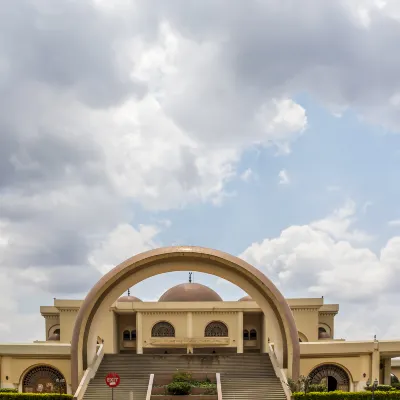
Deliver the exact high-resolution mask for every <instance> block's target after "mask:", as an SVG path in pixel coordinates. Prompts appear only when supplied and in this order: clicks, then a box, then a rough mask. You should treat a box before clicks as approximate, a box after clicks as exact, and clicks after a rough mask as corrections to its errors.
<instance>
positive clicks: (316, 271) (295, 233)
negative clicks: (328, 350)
mask: <svg viewBox="0 0 400 400" xmlns="http://www.w3.org/2000/svg"><path fill="white" fill-rule="evenodd" d="M354 207H355V206H354V203H352V202H348V203H347V204H346V205H345V206H343V207H342V208H341V209H338V210H336V211H335V212H334V213H332V214H331V215H330V216H328V217H326V218H324V219H322V220H320V221H319V222H318V223H310V224H309V225H304V226H290V227H288V228H287V229H284V230H283V231H282V233H281V234H280V236H279V237H277V238H274V239H264V240H262V241H261V242H258V243H253V244H252V245H251V246H249V247H248V248H247V249H246V250H245V251H244V252H243V253H242V254H241V255H240V257H242V258H243V259H245V260H246V261H248V262H249V263H251V264H253V265H255V266H257V267H258V268H260V269H261V270H262V271H263V272H264V273H266V275H267V276H268V277H269V278H270V279H272V280H273V281H274V282H275V283H277V284H278V286H279V288H280V289H281V290H282V291H283V293H284V294H285V295H286V296H287V297H289V296H290V297H293V296H298V297H306V296H315V297H319V296H324V297H325V298H328V299H329V301H333V302H339V303H340V305H341V312H340V317H338V318H340V324H338V326H337V329H338V335H339V336H341V335H345V336H347V337H350V338H353V339H360V338H366V335H367V334H372V333H371V332H373V331H375V333H377V332H379V333H380V335H381V337H382V336H391V337H393V335H397V336H398V333H396V330H395V327H397V328H398V327H400V325H399V324H398V323H397V322H396V321H394V320H393V319H391V318H388V312H387V311H384V310H385V307H386V305H387V303H386V302H388V301H394V303H393V304H395V303H398V302H399V300H400V299H399V298H398V290H397V287H396V285H395V284H394V282H395V281H396V279H397V278H396V277H397V275H398V273H399V272H400V268H399V265H400V237H394V238H392V239H390V240H389V241H388V242H387V243H386V245H385V246H384V247H383V248H382V250H381V251H380V254H375V253H374V252H373V251H371V250H370V249H369V248H367V247H355V246H353V245H352V244H351V242H350V241H349V240H350V239H359V238H360V237H362V238H363V237H368V235H367V234H366V233H363V232H360V231H358V230H350V228H351V224H352V222H349V219H348V218H349V216H351V215H353V213H354ZM321 221H324V222H323V223H321ZM332 221H333V222H332ZM354 232H357V233H356V234H355V233H354ZM389 298H391V300H389ZM389 304H390V303H389ZM354 313H356V314H357V318H354ZM371 315H373V316H374V317H373V318H372V319H373V320H374V322H373V323H371ZM357 335H359V336H358V337H357Z"/></svg>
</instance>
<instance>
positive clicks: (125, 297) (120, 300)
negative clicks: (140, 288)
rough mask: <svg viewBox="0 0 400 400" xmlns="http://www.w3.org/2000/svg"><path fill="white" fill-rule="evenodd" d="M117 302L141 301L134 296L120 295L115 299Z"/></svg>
mask: <svg viewBox="0 0 400 400" xmlns="http://www.w3.org/2000/svg"><path fill="white" fill-rule="evenodd" d="M117 301H118V302H119V303H130V302H132V301H142V300H140V299H139V298H138V297H135V296H130V295H129V296H122V297H120V298H119V299H118V300H117Z"/></svg>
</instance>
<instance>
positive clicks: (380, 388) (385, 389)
mask: <svg viewBox="0 0 400 400" xmlns="http://www.w3.org/2000/svg"><path fill="white" fill-rule="evenodd" d="M365 390H368V391H372V387H371V386H366V387H365ZM375 390H376V391H379V392H388V391H389V390H393V388H392V387H391V386H390V385H378V386H377V387H376V389H375Z"/></svg>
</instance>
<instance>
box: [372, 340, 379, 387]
mask: <svg viewBox="0 0 400 400" xmlns="http://www.w3.org/2000/svg"><path fill="white" fill-rule="evenodd" d="M379 364H380V354H379V344H378V342H375V343H374V350H373V351H372V357H371V383H373V382H374V381H375V379H378V382H379V378H380V376H379V375H380V374H379V372H380V371H379Z"/></svg>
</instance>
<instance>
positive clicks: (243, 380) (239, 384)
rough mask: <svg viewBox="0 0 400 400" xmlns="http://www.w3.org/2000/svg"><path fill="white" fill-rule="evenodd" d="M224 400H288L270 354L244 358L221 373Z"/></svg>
mask: <svg viewBox="0 0 400 400" xmlns="http://www.w3.org/2000/svg"><path fill="white" fill-rule="evenodd" d="M221 386H222V397H223V400H250V399H251V400H286V394H285V392H284V390H283V387H282V383H281V381H280V380H279V379H278V377H277V376H276V374H275V371H274V368H273V366H272V363H271V360H270V358H269V356H268V354H259V355H258V356H255V355H251V356H247V355H246V356H244V358H243V359H242V360H240V361H239V360H238V362H237V367H236V368H231V369H230V370H226V371H225V372H224V373H221Z"/></svg>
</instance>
